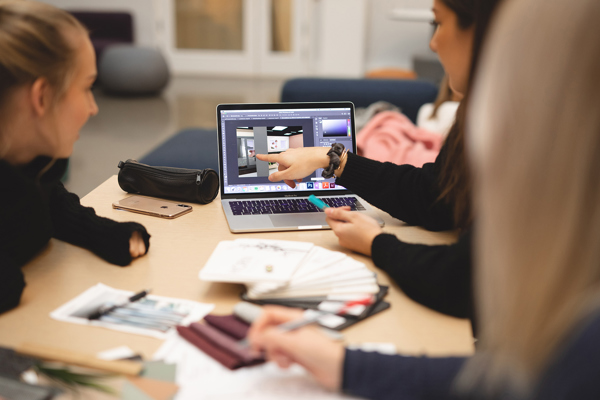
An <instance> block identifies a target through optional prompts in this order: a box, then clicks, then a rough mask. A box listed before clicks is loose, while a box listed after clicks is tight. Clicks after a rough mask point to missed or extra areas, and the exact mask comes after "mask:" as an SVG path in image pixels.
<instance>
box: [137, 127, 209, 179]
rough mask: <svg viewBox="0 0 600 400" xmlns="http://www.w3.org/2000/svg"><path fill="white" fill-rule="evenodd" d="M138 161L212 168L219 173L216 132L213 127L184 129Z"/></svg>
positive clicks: (193, 167)
mask: <svg viewBox="0 0 600 400" xmlns="http://www.w3.org/2000/svg"><path fill="white" fill-rule="evenodd" d="M138 161H139V162H141V163H144V164H148V165H152V166H166V167H176V168H190V169H204V168H212V169H214V170H215V171H217V173H219V148H218V141H217V132H216V131H215V130H213V129H199V128H188V129H184V130H182V131H180V132H178V133H177V134H176V135H174V136H172V137H171V138H169V139H167V140H166V141H165V142H163V143H162V144H160V145H158V146H157V147H156V148H155V149H154V150H152V151H150V153H148V154H146V155H145V156H143V157H142V158H141V159H140V160H138Z"/></svg>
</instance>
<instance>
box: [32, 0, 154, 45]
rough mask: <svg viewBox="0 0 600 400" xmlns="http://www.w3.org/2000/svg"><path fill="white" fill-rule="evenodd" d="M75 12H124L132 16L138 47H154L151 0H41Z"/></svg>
mask: <svg viewBox="0 0 600 400" xmlns="http://www.w3.org/2000/svg"><path fill="white" fill-rule="evenodd" d="M41 1H43V2H44V3H49V4H52V5H54V6H56V7H60V8H64V9H67V10H77V11H87V10H93V11H100V10H101V11H125V12H129V13H131V15H133V24H134V28H133V29H134V40H135V43H136V44H138V45H140V46H156V27H155V22H154V9H153V4H152V1H151V0H41Z"/></svg>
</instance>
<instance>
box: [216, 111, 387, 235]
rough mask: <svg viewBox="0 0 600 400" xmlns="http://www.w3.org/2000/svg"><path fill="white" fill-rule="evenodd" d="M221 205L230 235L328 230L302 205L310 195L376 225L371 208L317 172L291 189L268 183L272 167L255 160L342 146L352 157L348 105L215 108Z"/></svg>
mask: <svg viewBox="0 0 600 400" xmlns="http://www.w3.org/2000/svg"><path fill="white" fill-rule="evenodd" d="M217 121H218V132H219V149H220V157H219V169H220V173H221V203H222V205H223V212H224V213H225V216H226V217H227V223H228V224H229V229H230V230H231V231H232V232H259V231H288V230H310V229H329V226H328V225H327V223H326V222H325V214H324V213H323V212H322V211H320V210H319V209H318V208H316V207H315V206H313V205H312V203H310V202H309V201H308V196H310V195H311V194H314V195H315V196H317V197H318V198H320V199H321V200H323V201H324V202H325V203H327V204H329V205H330V206H333V207H338V206H342V205H349V206H350V207H351V208H352V210H355V211H356V212H362V213H367V214H369V215H370V216H372V217H373V218H375V219H376V220H377V221H378V222H379V224H380V225H383V221H382V220H381V218H379V216H378V215H377V213H376V212H375V210H374V209H373V207H371V206H370V205H369V204H368V203H367V202H365V201H364V200H362V199H361V198H359V197H358V196H356V195H354V194H352V193H351V192H350V191H349V190H347V189H346V188H344V187H341V186H338V185H336V184H335V178H331V179H325V178H323V177H322V176H321V172H322V171H323V170H322V169H319V170H317V171H315V172H314V173H313V174H311V175H309V176H307V177H305V178H304V179H303V180H302V182H301V183H299V184H297V185H296V188H294V189H292V188H290V187H289V186H288V185H286V184H285V183H284V182H270V181H269V179H268V177H269V175H270V174H272V173H273V172H275V171H277V165H276V164H275V163H272V164H271V163H268V162H266V161H260V160H258V159H257V158H256V154H267V153H268V154H276V153H281V152H284V151H286V150H288V149H292V148H297V147H313V146H319V147H331V145H332V144H333V143H335V142H338V143H342V144H343V145H344V146H345V147H346V148H347V149H349V151H352V152H356V135H355V130H354V105H353V104H352V103H350V102H325V103H273V104H220V105H219V106H218V107H217Z"/></svg>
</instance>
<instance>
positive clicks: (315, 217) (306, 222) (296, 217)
mask: <svg viewBox="0 0 600 400" xmlns="http://www.w3.org/2000/svg"><path fill="white" fill-rule="evenodd" d="M269 218H271V222H272V223H273V226H276V227H280V226H311V225H325V226H327V223H326V222H325V214H324V213H318V214H288V215H285V214H280V215H269Z"/></svg>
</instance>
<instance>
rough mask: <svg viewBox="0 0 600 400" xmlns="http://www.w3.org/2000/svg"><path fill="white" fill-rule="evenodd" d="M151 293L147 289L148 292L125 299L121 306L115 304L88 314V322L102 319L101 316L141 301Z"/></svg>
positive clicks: (144, 291) (143, 291)
mask: <svg viewBox="0 0 600 400" xmlns="http://www.w3.org/2000/svg"><path fill="white" fill-rule="evenodd" d="M151 291H152V289H148V290H142V291H141V292H139V293H136V294H134V295H133V296H131V297H129V298H128V299H127V301H125V302H123V303H121V304H115V305H113V306H110V307H100V308H99V309H98V310H97V311H96V312H94V313H92V314H90V316H88V320H90V321H92V320H95V319H100V318H102V316H104V315H106V314H109V313H111V312H112V311H114V310H116V309H117V308H122V307H126V306H128V305H129V304H131V303H134V302H136V301H138V300H141V299H143V298H144V297H146V295H148V293H150V292H151Z"/></svg>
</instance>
